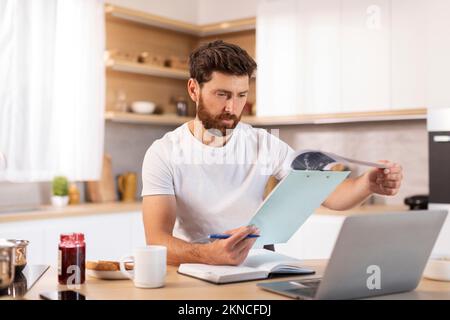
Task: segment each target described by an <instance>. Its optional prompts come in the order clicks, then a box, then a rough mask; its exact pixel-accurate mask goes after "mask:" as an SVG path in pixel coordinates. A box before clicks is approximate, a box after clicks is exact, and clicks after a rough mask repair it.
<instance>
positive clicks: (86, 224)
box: [0, 212, 145, 265]
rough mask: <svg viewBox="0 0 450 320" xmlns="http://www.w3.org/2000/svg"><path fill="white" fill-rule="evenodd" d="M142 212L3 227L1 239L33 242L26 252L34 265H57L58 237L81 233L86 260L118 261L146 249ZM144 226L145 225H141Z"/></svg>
mask: <svg viewBox="0 0 450 320" xmlns="http://www.w3.org/2000/svg"><path fill="white" fill-rule="evenodd" d="M139 220H140V221H142V220H141V212H124V213H111V214H98V215H89V216H78V217H68V218H57V219H43V220H33V221H21V222H13V223H3V224H0V238H20V239H27V240H29V241H30V245H29V248H28V252H27V258H28V262H29V263H31V264H51V265H56V263H57V256H58V243H59V235H60V234H61V233H67V232H82V233H84V234H85V238H86V258H87V259H89V260H98V259H100V260H117V259H119V258H120V257H122V256H124V255H128V254H131V253H132V250H133V248H134V247H135V246H139V245H145V241H143V239H144V229H143V225H141V226H139V225H138V221H139ZM141 224H142V222H141Z"/></svg>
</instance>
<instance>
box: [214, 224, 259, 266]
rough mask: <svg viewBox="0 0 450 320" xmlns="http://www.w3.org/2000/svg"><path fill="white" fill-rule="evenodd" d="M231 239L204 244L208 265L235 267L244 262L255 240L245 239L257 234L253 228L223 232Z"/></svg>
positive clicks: (257, 230)
mask: <svg viewBox="0 0 450 320" xmlns="http://www.w3.org/2000/svg"><path fill="white" fill-rule="evenodd" d="M224 233H225V234H230V235H231V237H229V238H228V239H224V240H215V241H214V242H212V243H209V244H206V245H205V246H207V247H208V252H209V254H210V259H211V260H210V264H216V265H233V266H237V265H240V264H241V263H242V262H244V260H245V258H247V255H248V252H249V251H250V249H251V248H252V246H253V244H254V243H255V241H256V238H247V236H248V235H249V234H259V229H258V228H256V227H254V226H247V227H241V228H237V229H233V230H229V231H226V232H224Z"/></svg>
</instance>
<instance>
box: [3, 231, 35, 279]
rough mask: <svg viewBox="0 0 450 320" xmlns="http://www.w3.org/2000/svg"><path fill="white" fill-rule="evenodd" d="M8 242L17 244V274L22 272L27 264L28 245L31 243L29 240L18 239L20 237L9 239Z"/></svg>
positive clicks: (15, 263)
mask: <svg viewBox="0 0 450 320" xmlns="http://www.w3.org/2000/svg"><path fill="white" fill-rule="evenodd" d="M7 241H8V242H11V243H13V244H14V245H15V248H16V250H15V251H16V254H15V260H14V265H15V269H16V274H19V273H20V272H22V270H23V268H25V266H26V265H27V246H28V244H29V243H30V242H29V241H28V240H18V239H8V240H7Z"/></svg>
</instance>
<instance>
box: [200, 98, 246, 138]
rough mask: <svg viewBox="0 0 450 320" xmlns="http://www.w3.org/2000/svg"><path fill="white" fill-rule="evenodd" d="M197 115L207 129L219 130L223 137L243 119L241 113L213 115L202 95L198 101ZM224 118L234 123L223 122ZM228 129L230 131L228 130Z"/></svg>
mask: <svg viewBox="0 0 450 320" xmlns="http://www.w3.org/2000/svg"><path fill="white" fill-rule="evenodd" d="M197 116H198V118H199V119H200V121H201V122H202V124H203V127H204V128H205V129H206V130H210V129H215V130H218V131H219V132H220V133H221V134H222V136H223V137H224V136H226V135H227V133H228V134H230V133H231V132H230V131H231V130H233V129H234V128H236V126H237V125H238V123H239V121H240V120H241V115H239V117H237V116H236V115H234V114H229V113H222V114H220V115H218V116H213V115H212V114H211V113H209V111H208V110H206V108H205V105H204V103H203V99H202V97H200V100H199V102H198V110H197ZM222 120H233V123H232V124H231V125H229V126H227V125H226V124H224V123H223V122H222ZM227 130H229V131H228V132H227Z"/></svg>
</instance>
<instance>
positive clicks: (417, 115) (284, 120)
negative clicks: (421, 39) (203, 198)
mask: <svg viewBox="0 0 450 320" xmlns="http://www.w3.org/2000/svg"><path fill="white" fill-rule="evenodd" d="M105 118H106V120H110V121H114V122H126V123H143V124H154V125H170V126H172V125H181V124H183V123H185V122H187V121H189V120H192V118H191V117H180V116H177V115H175V114H162V115H153V114H152V115H140V114H135V113H130V112H113V111H109V112H106V114H105ZM424 119H426V109H424V108H420V109H405V110H388V111H375V112H354V113H334V114H321V115H320V114H317V115H298V116H284V117H283V116H280V117H257V116H243V117H242V122H245V123H248V124H251V125H255V126H276V125H279V126H285V125H304V124H333V123H352V122H376V121H402V120H424Z"/></svg>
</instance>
